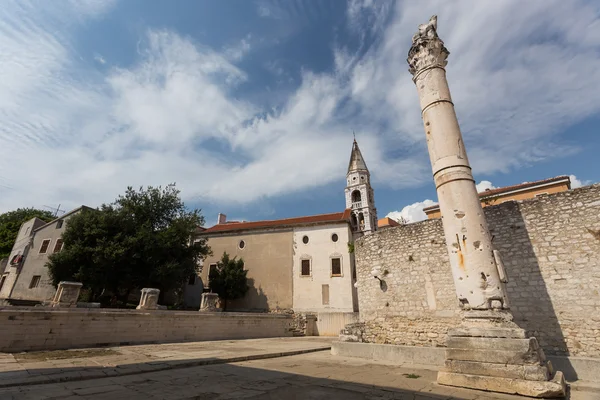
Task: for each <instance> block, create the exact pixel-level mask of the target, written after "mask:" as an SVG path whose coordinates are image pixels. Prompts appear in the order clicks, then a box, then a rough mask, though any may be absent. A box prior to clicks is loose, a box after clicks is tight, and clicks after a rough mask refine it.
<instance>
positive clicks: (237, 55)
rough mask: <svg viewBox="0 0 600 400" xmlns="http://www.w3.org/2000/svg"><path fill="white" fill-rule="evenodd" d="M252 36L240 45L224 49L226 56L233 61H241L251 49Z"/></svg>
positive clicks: (243, 39) (249, 35) (240, 42)
mask: <svg viewBox="0 0 600 400" xmlns="http://www.w3.org/2000/svg"><path fill="white" fill-rule="evenodd" d="M251 41H252V34H250V33H249V34H247V35H246V36H245V37H244V38H242V40H240V41H239V43H236V44H235V45H232V46H228V47H226V48H225V49H224V55H225V57H227V58H228V59H230V60H232V61H240V60H241V59H242V58H243V57H244V56H245V55H246V54H248V52H250V49H251V47H252V46H251Z"/></svg>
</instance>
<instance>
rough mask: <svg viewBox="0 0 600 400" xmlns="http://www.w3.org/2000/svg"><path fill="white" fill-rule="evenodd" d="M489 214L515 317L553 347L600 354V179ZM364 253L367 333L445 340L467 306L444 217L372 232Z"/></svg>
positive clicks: (404, 340) (362, 245) (410, 340)
mask: <svg viewBox="0 0 600 400" xmlns="http://www.w3.org/2000/svg"><path fill="white" fill-rule="evenodd" d="M484 213H485V215H486V218H487V221H488V224H489V227H490V231H491V234H492V235H494V240H493V242H492V243H493V245H494V247H495V248H496V249H498V250H500V253H501V257H502V260H503V262H504V265H505V268H506V272H507V275H508V279H509V282H508V283H507V291H508V297H509V302H510V307H511V310H512V312H513V314H514V318H515V322H516V323H517V324H518V325H519V326H521V327H522V328H524V329H526V330H527V331H528V333H529V334H531V335H535V336H536V337H537V338H538V341H539V342H540V344H541V346H542V347H543V348H544V351H545V352H546V353H547V354H555V355H577V356H584V357H585V356H587V357H600V184H596V185H592V186H587V187H583V188H578V189H574V190H570V191H567V192H562V193H556V194H551V195H543V196H539V197H537V198H535V199H530V200H523V201H518V202H515V201H510V202H506V203H502V204H499V205H496V206H491V207H486V208H485V209H484ZM355 256H356V265H357V275H358V300H359V309H360V317H361V320H362V321H363V322H364V324H359V325H360V326H358V325H357V326H358V327H357V329H359V330H361V332H359V333H360V334H361V335H362V336H363V338H364V340H365V341H369V342H377V343H395V344H406V345H421V346H444V345H445V334H446V332H447V329H448V328H449V327H452V326H455V325H456V324H458V322H459V318H458V312H459V310H458V305H457V298H456V292H455V289H454V284H453V280H452V275H451V272H450V265H449V260H448V255H447V252H446V247H445V243H444V235H443V230H442V222H441V220H440V219H435V220H427V221H423V222H419V223H415V224H409V225H405V226H399V227H392V228H388V229H385V230H382V231H378V232H377V233H375V234H373V235H367V236H364V237H363V238H361V239H359V240H358V241H357V242H356V245H355ZM386 270H387V274H385V276H383V275H384V273H385V271H386ZM373 273H375V274H378V275H379V276H380V277H382V279H383V280H384V281H385V285H384V287H383V288H382V287H380V284H379V281H378V280H377V279H375V278H374V277H373Z"/></svg>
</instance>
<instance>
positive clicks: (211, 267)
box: [208, 264, 217, 279]
mask: <svg viewBox="0 0 600 400" xmlns="http://www.w3.org/2000/svg"><path fill="white" fill-rule="evenodd" d="M216 270H217V264H210V265H209V266H208V277H209V279H210V274H212V273H213V271H216Z"/></svg>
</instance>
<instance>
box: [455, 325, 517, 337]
mask: <svg viewBox="0 0 600 400" xmlns="http://www.w3.org/2000/svg"><path fill="white" fill-rule="evenodd" d="M448 336H455V337H461V336H465V337H489V338H511V339H526V338H527V336H526V333H525V330H524V329H521V328H494V327H485V328H483V327H473V328H471V327H457V328H450V329H448Z"/></svg>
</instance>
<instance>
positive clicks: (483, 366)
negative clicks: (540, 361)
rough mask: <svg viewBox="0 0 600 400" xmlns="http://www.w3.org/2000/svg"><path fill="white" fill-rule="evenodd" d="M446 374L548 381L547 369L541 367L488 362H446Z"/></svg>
mask: <svg viewBox="0 0 600 400" xmlns="http://www.w3.org/2000/svg"><path fill="white" fill-rule="evenodd" d="M445 368H446V371H447V372H454V373H459V374H468V375H485V376H497V377H500V378H513V379H524V380H534V381H547V380H548V379H550V374H549V372H548V368H546V367H545V366H542V365H525V364H524V365H514V364H494V363H489V362H477V361H459V360H446V363H445Z"/></svg>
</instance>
